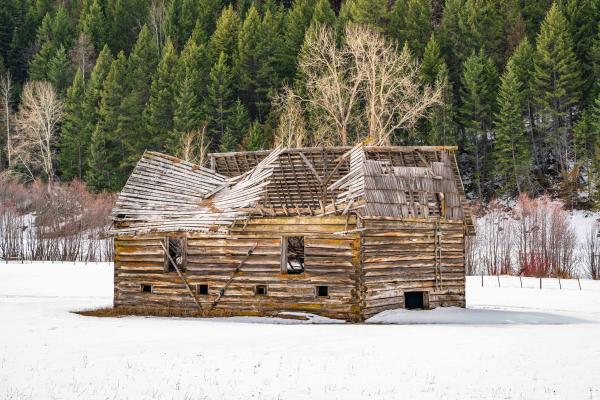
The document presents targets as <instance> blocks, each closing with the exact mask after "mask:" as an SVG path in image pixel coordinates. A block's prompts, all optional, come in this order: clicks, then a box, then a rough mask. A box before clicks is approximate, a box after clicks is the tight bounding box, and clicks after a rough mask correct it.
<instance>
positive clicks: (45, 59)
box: [29, 42, 56, 81]
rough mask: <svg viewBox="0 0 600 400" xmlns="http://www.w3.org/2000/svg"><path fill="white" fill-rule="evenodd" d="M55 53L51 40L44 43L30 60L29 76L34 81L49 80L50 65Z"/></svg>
mask: <svg viewBox="0 0 600 400" xmlns="http://www.w3.org/2000/svg"><path fill="white" fill-rule="evenodd" d="M55 54H56V49H55V48H54V45H53V44H52V43H50V42H46V43H44V44H43V45H42V48H41V49H40V51H38V52H37V54H36V55H35V56H34V57H33V58H32V59H31V61H29V78H30V79H31V80H34V81H45V80H48V67H49V66H50V60H52V59H53V58H54V55H55Z"/></svg>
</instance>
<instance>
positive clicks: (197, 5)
mask: <svg viewBox="0 0 600 400" xmlns="http://www.w3.org/2000/svg"><path fill="white" fill-rule="evenodd" d="M221 7H222V2H221V0H174V1H171V2H170V4H169V6H168V8H167V24H166V34H167V36H168V37H169V38H170V39H171V40H172V41H173V44H174V45H175V46H176V47H177V48H179V49H181V48H183V46H184V45H185V44H186V43H187V40H188V39H189V38H190V36H192V35H193V34H195V36H196V40H199V39H200V41H202V42H204V41H205V40H207V39H208V37H209V35H210V34H211V33H212V32H213V31H214V29H215V23H216V20H217V18H218V17H219V14H220V13H221ZM200 41H198V42H197V44H200Z"/></svg>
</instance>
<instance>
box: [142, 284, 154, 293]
mask: <svg viewBox="0 0 600 400" xmlns="http://www.w3.org/2000/svg"><path fill="white" fill-rule="evenodd" d="M142 292H143V293H152V285H142Z"/></svg>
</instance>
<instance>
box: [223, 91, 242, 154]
mask: <svg viewBox="0 0 600 400" xmlns="http://www.w3.org/2000/svg"><path fill="white" fill-rule="evenodd" d="M249 125H250V119H249V117H248V112H247V111H246V107H244V105H243V104H242V102H241V101H239V100H237V101H236V102H235V104H234V106H233V107H232V110H231V114H230V115H229V117H228V118H227V123H226V128H225V134H224V135H223V140H221V145H220V146H219V150H220V151H223V152H226V151H235V150H236V149H237V146H238V145H239V144H240V142H241V140H242V135H243V133H244V132H246V130H247V129H248V126H249Z"/></svg>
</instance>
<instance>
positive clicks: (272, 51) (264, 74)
mask: <svg viewBox="0 0 600 400" xmlns="http://www.w3.org/2000/svg"><path fill="white" fill-rule="evenodd" d="M282 28H283V14H282V13H281V12H276V13H275V14H273V13H271V10H269V9H267V11H266V12H265V15H264V17H263V20H262V23H261V28H260V34H259V41H258V43H257V48H256V53H257V60H258V71H257V76H256V79H257V82H258V83H257V88H256V102H255V106H256V115H257V116H258V118H259V120H260V121H263V120H264V119H265V117H266V115H268V113H269V109H270V106H271V103H270V96H271V94H272V92H273V91H274V90H277V89H278V88H279V87H281V81H282V79H283V73H284V71H282V68H281V67H282V65H283V64H284V63H283V62H282V59H281V56H282V53H283V51H284V42H283V34H282Z"/></svg>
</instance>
